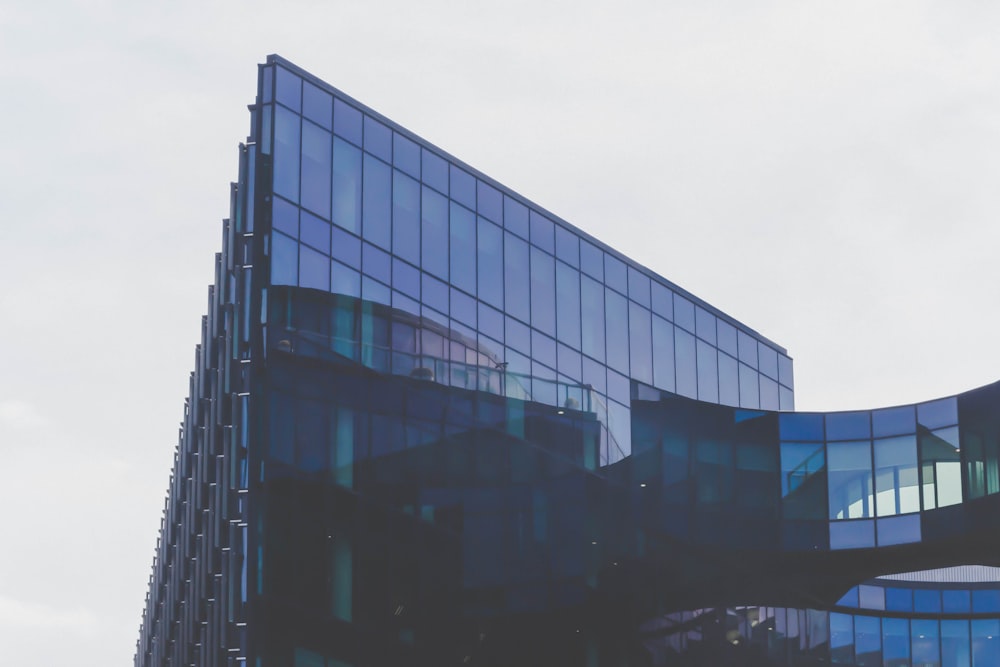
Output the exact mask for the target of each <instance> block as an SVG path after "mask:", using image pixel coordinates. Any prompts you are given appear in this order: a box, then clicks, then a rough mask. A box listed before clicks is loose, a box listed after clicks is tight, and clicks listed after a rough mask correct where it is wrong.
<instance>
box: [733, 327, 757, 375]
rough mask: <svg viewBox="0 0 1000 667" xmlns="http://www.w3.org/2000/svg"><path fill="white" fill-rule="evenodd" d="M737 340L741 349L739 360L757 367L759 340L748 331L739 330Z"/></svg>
mask: <svg viewBox="0 0 1000 667" xmlns="http://www.w3.org/2000/svg"><path fill="white" fill-rule="evenodd" d="M736 342H737V345H736V346H737V348H738V349H739V360H740V361H742V362H743V363H745V364H747V365H748V366H750V368H757V340H756V339H755V338H753V337H752V336H750V334H748V333H745V332H743V331H737V332H736Z"/></svg>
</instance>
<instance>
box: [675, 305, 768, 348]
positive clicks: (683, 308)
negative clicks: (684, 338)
mask: <svg viewBox="0 0 1000 667" xmlns="http://www.w3.org/2000/svg"><path fill="white" fill-rule="evenodd" d="M674 324H676V325H677V326H679V327H681V328H682V329H687V330H688V331H690V332H691V333H694V330H695V322H694V304H693V303H691V302H690V301H689V300H687V299H685V298H684V297H682V296H681V295H680V294H674ZM755 344H756V341H755Z"/></svg>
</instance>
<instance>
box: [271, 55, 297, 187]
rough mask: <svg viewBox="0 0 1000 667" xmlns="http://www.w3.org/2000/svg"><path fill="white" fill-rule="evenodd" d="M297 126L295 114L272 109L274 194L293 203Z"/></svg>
mask: <svg viewBox="0 0 1000 667" xmlns="http://www.w3.org/2000/svg"><path fill="white" fill-rule="evenodd" d="M279 71H281V70H279ZM299 125H300V118H299V116H298V115H297V114H294V113H292V112H291V111H288V110H287V109H284V108H282V107H279V106H276V107H274V192H275V193H276V194H279V195H281V196H283V197H285V198H286V199H289V200H291V201H293V202H298V201H299V136H300V135H299Z"/></svg>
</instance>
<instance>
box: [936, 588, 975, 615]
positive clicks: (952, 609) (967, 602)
mask: <svg viewBox="0 0 1000 667" xmlns="http://www.w3.org/2000/svg"><path fill="white" fill-rule="evenodd" d="M941 608H942V610H943V611H944V613H946V614H968V613H969V611H970V610H971V609H972V597H971V595H970V594H969V591H967V590H960V591H949V590H944V591H941Z"/></svg>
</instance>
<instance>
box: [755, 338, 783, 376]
mask: <svg viewBox="0 0 1000 667" xmlns="http://www.w3.org/2000/svg"><path fill="white" fill-rule="evenodd" d="M757 363H758V370H760V372H761V373H763V374H764V375H766V376H767V377H769V378H771V379H772V380H777V379H778V353H777V352H776V351H775V350H774V349H773V348H770V347H768V346H767V345H765V344H764V343H762V342H760V341H757Z"/></svg>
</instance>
